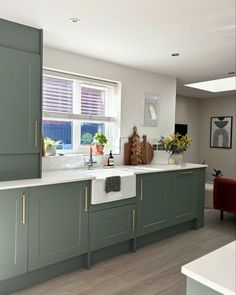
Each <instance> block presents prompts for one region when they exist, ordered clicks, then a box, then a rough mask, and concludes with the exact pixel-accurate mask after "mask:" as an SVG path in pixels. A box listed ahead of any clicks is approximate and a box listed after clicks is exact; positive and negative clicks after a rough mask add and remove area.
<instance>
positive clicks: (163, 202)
mask: <svg viewBox="0 0 236 295" xmlns="http://www.w3.org/2000/svg"><path fill="white" fill-rule="evenodd" d="M170 180H171V176H170V174H168V173H156V174H154V173H153V174H146V175H138V176H137V210H138V211H137V235H138V236H142V235H145V234H149V233H152V232H154V231H157V230H160V229H163V228H166V227H168V226H169V224H170V217H171V216H170V206H171V204H170V199H171V194H170V187H171V181H170Z"/></svg>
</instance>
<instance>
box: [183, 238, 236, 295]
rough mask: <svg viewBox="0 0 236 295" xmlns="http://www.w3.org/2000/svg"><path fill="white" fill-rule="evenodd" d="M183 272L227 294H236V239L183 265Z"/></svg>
mask: <svg viewBox="0 0 236 295" xmlns="http://www.w3.org/2000/svg"><path fill="white" fill-rule="evenodd" d="M181 271H182V273H183V274H185V275H186V276H187V277H189V278H191V279H192V280H195V281H196V282H198V283H200V284H202V285H204V286H207V287H209V288H211V289H213V290H215V291H217V292H219V293H222V294H225V295H235V294H236V241H234V242H232V243H230V244H228V245H226V246H224V247H221V248H219V249H217V250H215V251H213V252H211V253H209V254H207V255H205V256H202V257H200V258H199V259H196V260H194V261H193V262H190V263H188V264H186V265H184V266H182V270H181Z"/></svg>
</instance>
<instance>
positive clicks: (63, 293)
mask: <svg viewBox="0 0 236 295" xmlns="http://www.w3.org/2000/svg"><path fill="white" fill-rule="evenodd" d="M205 216H206V221H205V223H206V224H205V227H204V228H203V229H200V230H189V231H187V232H184V233H182V234H179V235H176V236H172V237H170V238H168V239H165V240H162V241H160V242H158V243H155V244H151V245H148V246H146V247H143V248H141V249H139V250H138V251H137V252H136V253H127V254H124V255H120V256H117V257H115V258H112V259H109V260H106V261H103V262H100V263H98V264H96V265H94V266H93V267H92V268H91V270H89V271H88V270H86V269H80V270H78V271H75V272H73V273H70V274H67V275H64V276H61V277H58V278H55V279H52V280H50V281H47V282H45V283H42V284H39V285H36V286H34V287H32V288H30V289H27V290H24V291H21V292H17V293H15V294H17V295H77V294H79V295H80V294H84V295H85V294H86V295H93V294H96V295H110V294H112V295H113V294H114V295H126V294H127V295H153V294H161V295H184V294H185V277H184V276H183V275H182V274H181V272H180V269H181V266H182V265H183V264H186V263H188V262H190V261H192V260H194V259H196V258H198V257H200V256H202V255H204V254H206V253H208V252H210V251H213V250H215V249H217V248H219V247H221V246H223V245H225V244H227V243H229V242H231V241H233V240H235V239H236V216H235V215H231V214H225V220H224V221H220V220H219V213H218V212H217V211H214V210H210V209H208V210H206V212H205ZM199 295H200V294H199Z"/></svg>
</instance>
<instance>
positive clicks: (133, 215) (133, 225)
mask: <svg viewBox="0 0 236 295" xmlns="http://www.w3.org/2000/svg"><path fill="white" fill-rule="evenodd" d="M135 213H136V212H135V209H133V210H132V231H135Z"/></svg>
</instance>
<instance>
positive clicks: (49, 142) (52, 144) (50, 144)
mask: <svg viewBox="0 0 236 295" xmlns="http://www.w3.org/2000/svg"><path fill="white" fill-rule="evenodd" d="M44 144H45V149H46V156H55V155H56V153H57V151H56V148H57V146H58V145H59V144H61V141H55V140H53V139H51V138H49V137H45V138H44Z"/></svg>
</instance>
